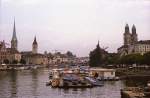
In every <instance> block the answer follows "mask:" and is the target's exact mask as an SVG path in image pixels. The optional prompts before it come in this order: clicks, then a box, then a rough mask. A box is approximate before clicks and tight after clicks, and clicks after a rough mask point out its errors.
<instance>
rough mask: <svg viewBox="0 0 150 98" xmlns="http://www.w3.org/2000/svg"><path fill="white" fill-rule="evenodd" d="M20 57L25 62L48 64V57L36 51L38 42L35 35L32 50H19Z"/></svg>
mask: <svg viewBox="0 0 150 98" xmlns="http://www.w3.org/2000/svg"><path fill="white" fill-rule="evenodd" d="M21 55H22V59H24V60H25V61H26V64H35V65H46V64H48V59H47V57H46V56H45V55H44V54H41V53H38V43H37V40H36V37H35V38H34V41H33V43H32V51H25V52H21Z"/></svg>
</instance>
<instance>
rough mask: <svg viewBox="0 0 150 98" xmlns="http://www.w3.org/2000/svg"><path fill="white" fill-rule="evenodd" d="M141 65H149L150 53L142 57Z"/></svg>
mask: <svg viewBox="0 0 150 98" xmlns="http://www.w3.org/2000/svg"><path fill="white" fill-rule="evenodd" d="M143 63H144V64H147V65H150V52H147V53H145V54H144V55H143Z"/></svg>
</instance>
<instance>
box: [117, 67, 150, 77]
mask: <svg viewBox="0 0 150 98" xmlns="http://www.w3.org/2000/svg"><path fill="white" fill-rule="evenodd" d="M116 76H118V77H120V78H121V79H126V78H130V77H150V69H149V68H148V69H147V68H142V69H141V68H117V69H116Z"/></svg>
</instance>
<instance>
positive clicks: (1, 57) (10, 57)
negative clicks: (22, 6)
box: [0, 20, 21, 64]
mask: <svg viewBox="0 0 150 98" xmlns="http://www.w3.org/2000/svg"><path fill="white" fill-rule="evenodd" d="M6 44H7V43H5V41H2V42H0V63H1V64H2V63H5V62H6V61H7V63H13V61H17V62H20V60H21V54H20V53H19V51H18V40H17V36H16V26H15V20H14V27H13V35H12V40H11V48H7V47H6Z"/></svg>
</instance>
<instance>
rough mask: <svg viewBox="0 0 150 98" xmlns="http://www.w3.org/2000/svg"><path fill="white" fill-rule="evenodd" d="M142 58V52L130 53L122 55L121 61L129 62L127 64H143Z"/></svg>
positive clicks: (123, 62)
mask: <svg viewBox="0 0 150 98" xmlns="http://www.w3.org/2000/svg"><path fill="white" fill-rule="evenodd" d="M142 59H143V56H142V55H140V54H129V55H125V56H122V57H121V58H120V63H121V64H127V65H131V64H142Z"/></svg>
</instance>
